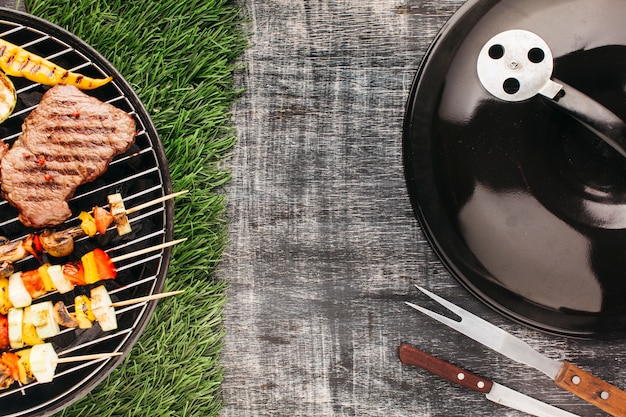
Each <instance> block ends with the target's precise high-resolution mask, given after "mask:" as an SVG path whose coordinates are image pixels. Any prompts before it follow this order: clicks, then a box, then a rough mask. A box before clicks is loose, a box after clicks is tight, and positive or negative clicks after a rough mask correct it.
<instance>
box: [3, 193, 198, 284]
mask: <svg viewBox="0 0 626 417" xmlns="http://www.w3.org/2000/svg"><path fill="white" fill-rule="evenodd" d="M187 192H188V191H187V190H185V191H179V192H176V193H173V194H169V195H166V196H163V197H159V198H157V199H154V200H151V201H148V202H146V203H143V204H140V205H138V206H135V207H132V208H129V209H126V208H125V207H124V204H123V201H122V200H121V195H119V194H112V195H110V196H108V197H107V199H108V200H109V207H110V208H111V211H108V210H106V209H105V208H103V207H99V206H95V207H93V210H92V213H91V214H90V213H88V212H81V213H80V214H79V216H78V217H79V219H80V220H81V224H80V225H78V226H73V227H70V228H68V229H65V230H59V231H52V230H49V229H46V230H44V231H43V232H41V233H39V234H37V233H31V234H29V235H27V236H26V237H25V238H23V239H21V240H16V241H12V242H11V241H9V240H8V239H6V238H5V239H3V238H1V237H0V277H9V276H10V275H11V274H12V273H13V272H14V268H13V263H14V262H16V261H19V260H21V259H24V258H26V257H27V256H29V255H32V256H33V257H35V258H36V259H41V258H42V254H43V253H44V252H47V253H48V254H49V255H51V256H53V257H57V258H58V257H63V256H68V255H70V254H71V253H72V252H73V251H74V241H75V239H76V238H78V237H81V236H88V237H94V236H95V235H96V234H100V235H104V234H105V233H106V232H107V229H108V228H109V226H110V225H111V224H112V223H113V222H115V224H116V228H117V230H118V234H120V235H121V234H124V233H128V232H129V231H130V225H129V222H128V218H127V215H128V214H132V213H135V212H137V211H139V210H143V209H144V208H147V207H150V206H152V205H155V204H158V203H161V202H163V201H167V200H170V199H172V198H174V197H177V196H179V195H182V194H185V193H187Z"/></svg>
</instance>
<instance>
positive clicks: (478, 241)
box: [404, 0, 626, 338]
mask: <svg viewBox="0 0 626 417" xmlns="http://www.w3.org/2000/svg"><path fill="white" fill-rule="evenodd" d="M624 21H626V1H623V0H556V1H550V2H546V1H542V0H500V1H496V0H470V1H468V2H467V3H465V4H464V5H463V6H462V7H461V8H460V9H459V11H458V12H457V13H456V14H455V15H454V16H453V17H452V18H451V19H450V21H449V22H448V23H447V24H446V25H445V27H444V28H443V29H442V31H441V32H440V34H439V35H438V36H437V38H436V40H435V41H434V43H433V44H432V46H431V48H430V49H429V51H428V53H427V55H426V56H425V58H424V60H423V62H422V64H421V66H420V68H419V70H418V73H417V76H416V78H415V81H414V84H413V87H412V90H411V95H410V98H409V101H408V105H407V112H406V117H405V125H404V162H405V174H406V180H407V186H408V190H409V194H410V197H411V202H412V204H413V207H414V211H415V214H416V216H417V217H418V219H419V220H420V223H421V225H422V226H423V229H424V231H425V233H426V235H427V236H428V238H429V241H430V243H431V244H432V246H433V248H434V249H435V251H436V252H437V253H438V255H439V256H440V258H441V260H442V261H443V263H444V264H445V265H446V267H447V268H448V269H449V271H450V272H451V273H452V275H453V276H454V277H455V278H456V279H458V280H459V282H460V283H461V284H463V285H464V286H465V287H466V288H467V289H468V290H469V291H470V292H471V293H473V294H474V295H476V296H477V297H478V298H479V299H480V300H482V301H483V302H485V303H486V304H488V305H489V306H491V307H493V308H495V309H496V310H498V311H499V312H501V313H503V314H504V315H506V316H508V317H510V318H512V319H514V320H517V321H519V322H522V323H524V324H526V325H529V326H531V327H533V328H537V329H541V330H544V331H547V332H552V333H558V334H562V335H566V336H572V337H587V338H609V337H623V336H625V335H626V303H624V300H625V299H626V158H625V157H624V156H623V155H622V154H620V152H619V151H617V150H616V147H614V146H611V145H610V144H609V143H608V142H609V140H608V139H607V137H605V136H603V134H602V132H598V129H605V127H606V126H607V124H606V123H603V122H602V121H603V120H604V119H602V118H601V116H602V115H606V114H609V113H610V114H612V115H614V116H615V119H616V120H618V121H619V123H618V124H621V125H623V122H622V121H623V120H626V27H625V26H624V24H623V22H624ZM511 30H514V31H524V32H529V33H531V34H534V35H536V36H538V37H539V38H540V39H541V40H543V41H545V43H546V44H547V46H548V47H549V51H550V53H551V54H552V55H553V59H554V60H553V68H551V70H552V74H551V79H552V80H554V81H557V82H562V83H563V85H565V86H571V88H572V90H571V91H572V93H571V94H569V95H567V94H565V96H564V99H565V98H567V100H570V101H573V100H574V98H575V97H576V96H575V94H574V92H577V93H579V94H580V96H579V98H584V99H585V100H588V102H589V103H595V104H597V105H598V108H600V109H602V112H604V113H602V112H600V116H596V115H594V114H588V119H587V122H589V123H585V122H586V121H585V117H586V116H585V114H584V111H583V114H582V115H579V116H580V117H576V114H574V112H573V111H572V109H568V108H566V107H567V106H566V104H567V102H566V101H564V102H563V103H561V104H559V103H555V100H551V99H550V98H548V97H545V96H542V95H541V94H531V95H530V97H528V98H523V99H521V100H519V101H516V100H506V99H503V98H498V97H497V96H494V94H492V93H490V92H489V91H487V89H486V88H485V86H484V85H483V83H481V80H480V79H479V75H478V72H479V71H478V66H477V63H478V58H479V56H480V53H481V51H483V48H485V46H486V45H487V44H488V42H489V41H490V40H491V39H493V38H494V37H497V36H498V35H500V34H502V33H505V32H507V31H511ZM493 53H494V56H495V57H496V58H497V57H498V55H499V54H498V51H493ZM530 58H532V59H530ZM530 58H528V59H530V60H531V61H532V60H533V59H534V60H538V59H539V58H537V57H536V56H535V57H533V56H530ZM517 64H520V63H518V62H515V63H514V65H517ZM524 64H526V63H525V62H524ZM515 88H516V87H515V86H513V90H515ZM513 90H512V91H513ZM564 91H566V92H567V88H565V90H564ZM513 92H514V91H513ZM511 94H513V93H511ZM505 95H506V94H505ZM504 98H506V97H504ZM557 98H558V97H557ZM573 102H574V104H575V105H576V104H578V105H580V101H573ZM574 107H575V106H574ZM594 123H596V125H595V126H596V127H597V128H598V129H594V126H593V124H594ZM605 130H607V131H608V129H605ZM623 133H624V132H617V133H616V134H615V135H614V136H615V137H616V138H617V139H620V138H621V139H622V140H623V137H624V135H623Z"/></svg>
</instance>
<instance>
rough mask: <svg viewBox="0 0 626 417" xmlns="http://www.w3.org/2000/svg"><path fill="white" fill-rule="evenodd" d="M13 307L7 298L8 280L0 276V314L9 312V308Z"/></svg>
mask: <svg viewBox="0 0 626 417" xmlns="http://www.w3.org/2000/svg"><path fill="white" fill-rule="evenodd" d="M11 307H13V305H12V304H11V301H10V300H9V280H8V279H7V278H0V314H4V315H7V314H9V309H10V308H11Z"/></svg>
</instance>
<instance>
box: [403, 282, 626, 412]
mask: <svg viewBox="0 0 626 417" xmlns="http://www.w3.org/2000/svg"><path fill="white" fill-rule="evenodd" d="M416 287H417V288H418V289H419V290H420V291H421V292H423V293H424V294H426V295H427V296H429V297H430V298H432V299H433V300H435V301H437V302H438V303H439V304H441V305H442V306H444V307H446V308H447V309H448V310H450V311H451V312H453V313H454V314H456V315H458V316H459V317H460V318H461V320H460V321H456V320H452V319H450V318H448V317H445V316H442V315H440V314H438V313H435V312H433V311H430V310H428V309H425V308H423V307H421V306H418V305H416V304H413V303H408V302H407V303H406V304H407V305H409V306H410V307H413V308H414V309H416V310H418V311H420V312H421V313H424V314H426V315H427V316H429V317H431V318H433V319H435V320H437V321H439V322H440V323H443V324H445V325H447V326H449V327H451V328H453V329H454V330H456V331H458V332H460V333H463V334H464V335H465V336H467V337H470V338H472V339H474V340H476V341H477V342H479V343H482V344H483V345H485V346H487V347H488V348H490V349H493V350H495V351H496V352H498V353H501V354H502V355H504V356H507V357H509V358H511V359H513V360H515V361H517V362H520V363H523V364H525V365H528V366H532V367H533V368H536V369H538V370H539V371H541V372H543V373H544V374H546V375H547V376H548V377H550V378H551V379H552V380H553V381H554V383H555V384H556V385H558V386H559V387H561V388H563V389H565V390H567V391H569V392H571V393H572V394H574V395H576V396H578V397H580V398H582V399H583V400H585V401H587V402H589V403H591V404H593V405H595V406H596V407H598V408H600V409H601V410H603V411H605V412H607V413H609V414H611V415H612V416H617V417H626V392H624V391H622V390H620V389H619V388H617V387H615V386H613V385H611V384H609V383H608V382H605V381H603V380H602V379H600V378H598V377H595V376H593V375H591V374H590V373H588V372H586V371H584V370H582V369H580V368H578V367H577V366H575V365H573V364H571V363H570V362H567V361H559V360H555V359H550V358H548V357H547V356H544V355H542V354H541V353H539V352H537V351H536V350H534V349H533V348H532V347H530V346H529V345H528V344H527V343H526V342H524V341H522V340H521V339H519V338H517V337H515V336H513V335H512V334H509V333H507V332H506V331H504V330H502V329H500V328H499V327H496V326H494V325H493V324H491V323H489V322H488V321H486V320H483V319H481V318H480V317H477V316H475V315H474V314H472V313H470V312H469V311H466V310H464V309H462V308H461V307H459V306H457V305H455V304H452V303H451V302H449V301H447V300H444V299H443V298H441V297H439V296H438V295H435V294H433V293H432V292H430V291H428V290H426V289H424V288H422V287H420V286H417V285H416Z"/></svg>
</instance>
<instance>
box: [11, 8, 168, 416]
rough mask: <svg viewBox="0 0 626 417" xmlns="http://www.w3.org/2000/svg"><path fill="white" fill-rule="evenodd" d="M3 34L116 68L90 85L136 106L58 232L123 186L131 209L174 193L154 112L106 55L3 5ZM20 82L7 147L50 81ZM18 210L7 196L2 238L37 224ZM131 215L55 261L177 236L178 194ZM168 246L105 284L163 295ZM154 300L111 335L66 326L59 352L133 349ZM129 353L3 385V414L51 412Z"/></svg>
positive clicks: (28, 263)
mask: <svg viewBox="0 0 626 417" xmlns="http://www.w3.org/2000/svg"><path fill="white" fill-rule="evenodd" d="M0 38H1V39H4V40H5V41H8V42H11V43H13V44H16V45H19V46H22V47H23V48H25V49H27V50H28V51H30V52H32V53H35V54H37V55H39V56H42V57H44V58H47V59H49V60H51V61H53V62H55V63H56V64H58V65H60V66H61V67H63V68H66V69H69V70H72V71H75V72H79V73H82V74H84V75H87V76H91V77H95V78H103V77H106V76H109V75H112V76H113V81H112V82H111V83H109V84H107V85H105V86H103V87H100V88H98V89H96V90H91V91H88V92H87V94H89V95H92V96H94V97H96V98H98V99H100V100H102V101H104V102H108V103H110V104H112V105H114V106H116V107H118V108H120V109H122V110H124V111H126V112H128V113H129V114H131V115H132V116H133V118H134V119H135V121H136V123H137V136H136V141H135V144H134V145H133V147H132V148H131V149H130V150H129V151H128V152H126V153H125V154H123V155H118V156H117V157H116V158H115V159H114V160H113V161H112V162H111V164H110V166H109V169H108V170H107V172H106V173H105V174H104V175H102V176H101V177H100V178H98V179H96V180H95V181H93V182H91V183H88V184H85V185H82V186H81V187H79V188H78V189H77V191H76V193H75V195H74V197H73V198H72V199H71V200H70V201H69V204H70V207H71V208H72V213H73V216H72V218H71V219H69V220H67V221H66V222H65V223H64V224H62V225H60V226H58V227H57V229H59V230H60V229H64V228H67V227H71V226H75V225H77V224H79V221H78V219H77V217H76V216H77V215H78V214H79V212H80V211H90V210H91V208H92V207H93V206H96V205H99V206H106V205H107V195H109V194H113V193H120V194H121V195H122V196H123V198H124V203H125V205H126V207H127V208H130V207H135V206H138V205H140V204H142V203H145V202H148V201H151V200H154V199H155V198H158V197H161V196H164V195H166V194H169V193H171V181H170V178H169V172H168V168H167V162H166V159H165V155H164V152H163V148H162V145H161V143H160V141H159V138H158V136H157V132H156V130H155V128H154V126H153V124H152V122H151V120H150V117H149V115H148V113H147V111H146V109H145V108H144V107H143V105H142V103H141V102H140V100H139V98H138V97H137V96H136V94H135V93H134V92H133V90H132V88H131V87H130V86H129V85H128V83H127V82H126V81H125V80H124V79H123V77H122V76H121V74H120V73H119V72H118V71H117V70H116V69H115V68H114V67H113V66H112V65H111V64H110V63H109V62H108V61H107V60H105V59H104V58H103V57H102V56H100V55H99V54H98V53H97V52H96V51H95V50H94V49H93V48H91V47H90V46H89V45H87V44H85V43H84V42H83V41H81V40H80V39H78V38H77V37H76V36H74V35H72V34H71V33H69V32H67V31H65V30H64V29H62V28H60V27H58V26H55V25H53V24H51V23H49V22H46V21H44V20H41V19H38V18H36V17H33V16H31V15H28V14H24V13H19V12H15V11H12V10H6V9H0ZM12 80H13V82H14V84H15V87H16V90H17V93H18V102H17V106H16V109H15V111H14V113H13V114H12V115H11V116H10V118H9V119H8V120H7V121H5V122H4V123H2V124H0V137H1V138H2V140H3V141H4V142H5V143H8V144H12V143H13V142H14V141H15V140H16V139H17V138H18V136H19V135H20V133H21V125H22V122H23V120H24V118H25V117H26V116H28V114H29V113H30V112H31V111H32V110H33V109H34V108H35V107H36V106H37V104H38V103H39V100H40V99H41V96H42V95H43V93H44V92H45V91H46V90H47V89H48V88H49V87H45V86H41V85H39V84H36V83H32V82H30V81H28V80H26V79H23V78H12ZM17 214H18V213H17V210H16V209H15V208H13V207H12V206H11V205H9V204H8V203H7V202H6V201H5V200H2V201H0V235H4V236H6V237H7V238H9V239H11V240H17V239H21V238H23V237H25V236H26V235H27V234H29V233H31V232H33V231H34V230H33V229H28V228H26V227H24V226H23V225H22V224H21V223H20V222H19V220H18V219H17ZM129 219H130V224H131V227H132V233H130V234H129V235H124V236H118V235H117V233H116V232H115V231H114V230H109V231H108V232H107V234H106V235H103V236H100V235H98V236H97V237H96V238H92V239H89V238H86V237H85V238H81V239H78V240H77V242H76V249H75V251H74V253H73V254H72V255H71V256H69V257H67V258H56V259H54V258H50V259H49V261H50V262H51V263H53V264H61V263H63V262H65V261H69V260H78V259H80V256H81V255H82V254H84V253H86V252H88V251H90V250H92V249H94V248H95V247H101V248H103V249H104V250H105V251H107V253H108V254H109V255H110V256H112V257H115V256H119V255H123V254H125V253H130V252H133V251H136V250H139V249H142V248H146V247H150V246H154V245H157V244H160V243H164V242H167V241H171V240H172V236H173V224H172V223H173V204H172V202H171V201H167V202H165V203H159V204H157V205H153V206H151V207H148V208H145V209H143V210H140V211H138V212H136V213H133V214H132V215H130V216H129ZM170 253H171V249H169V248H168V249H164V250H160V251H156V252H153V253H149V254H146V255H143V256H139V257H136V258H132V259H128V260H124V261H120V262H118V263H117V264H116V266H117V268H118V276H117V278H116V279H115V280H110V281H106V282H104V283H105V285H106V287H107V288H108V289H109V291H110V294H111V298H112V299H113V301H114V302H115V301H116V300H127V299H131V298H136V297H141V296H146V295H151V294H153V293H157V292H160V291H161V290H162V288H163V285H164V281H165V276H166V272H167V267H168V264H169V258H170ZM39 265H40V262H39V261H37V260H36V259H34V258H32V257H28V258H25V259H24V260H22V261H19V262H17V263H16V264H15V268H16V270H19V271H27V270H31V269H36V268H37V267H38V266H39ZM101 283H102V282H101ZM92 287H93V286H92ZM90 288H91V287H76V289H75V290H74V291H73V292H70V293H68V294H63V295H62V294H58V293H51V294H48V295H47V296H46V297H45V298H42V299H41V300H53V301H55V302H56V301H59V300H61V301H63V302H64V303H65V304H66V305H68V306H71V305H73V303H74V301H73V299H74V296H75V295H77V294H87V295H88V294H89V289H90ZM37 301H40V300H37ZM37 301H35V302H37ZM154 307H155V303H154V302H150V303H146V302H144V303H139V304H135V305H131V306H128V307H121V308H117V309H116V314H117V320H118V329H117V330H115V331H112V332H102V331H101V330H100V327H99V326H97V325H94V327H93V328H91V329H87V330H80V329H65V330H63V331H62V333H61V334H59V335H58V336H55V337H54V338H52V339H50V340H48V341H49V342H52V344H53V345H54V347H55V349H56V351H57V353H58V354H59V356H60V357H64V356H76V355H85V354H92V353H104V352H122V353H128V352H129V350H130V349H131V348H132V346H133V345H134V344H135V342H136V341H137V339H138V337H139V335H140V334H141V332H142V331H143V329H144V328H145V326H146V324H147V323H148V320H149V318H150V316H151V314H152V312H153V310H154ZM123 357H124V356H118V357H115V358H109V359H99V360H92V361H87V362H77V363H71V364H70V363H68V364H59V365H58V367H57V372H56V376H55V378H54V381H53V382H51V383H47V384H39V383H37V382H34V383H30V384H27V385H24V386H19V385H18V384H14V385H13V386H11V387H10V388H9V389H6V390H3V391H0V410H1V411H0V414H2V415H3V416H44V415H50V414H52V413H54V412H56V411H59V410H60V409H62V408H64V407H66V406H68V405H69V404H71V403H72V402H74V401H76V400H78V399H79V398H80V397H82V396H84V395H85V394H86V393H88V392H89V391H90V390H91V389H93V388H94V387H95V386H96V385H97V384H98V383H99V382H100V381H102V380H103V379H104V378H105V377H106V376H107V375H109V374H110V372H111V371H112V370H113V369H114V368H115V367H116V366H117V365H118V364H119V363H120V362H121V361H122V359H123Z"/></svg>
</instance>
